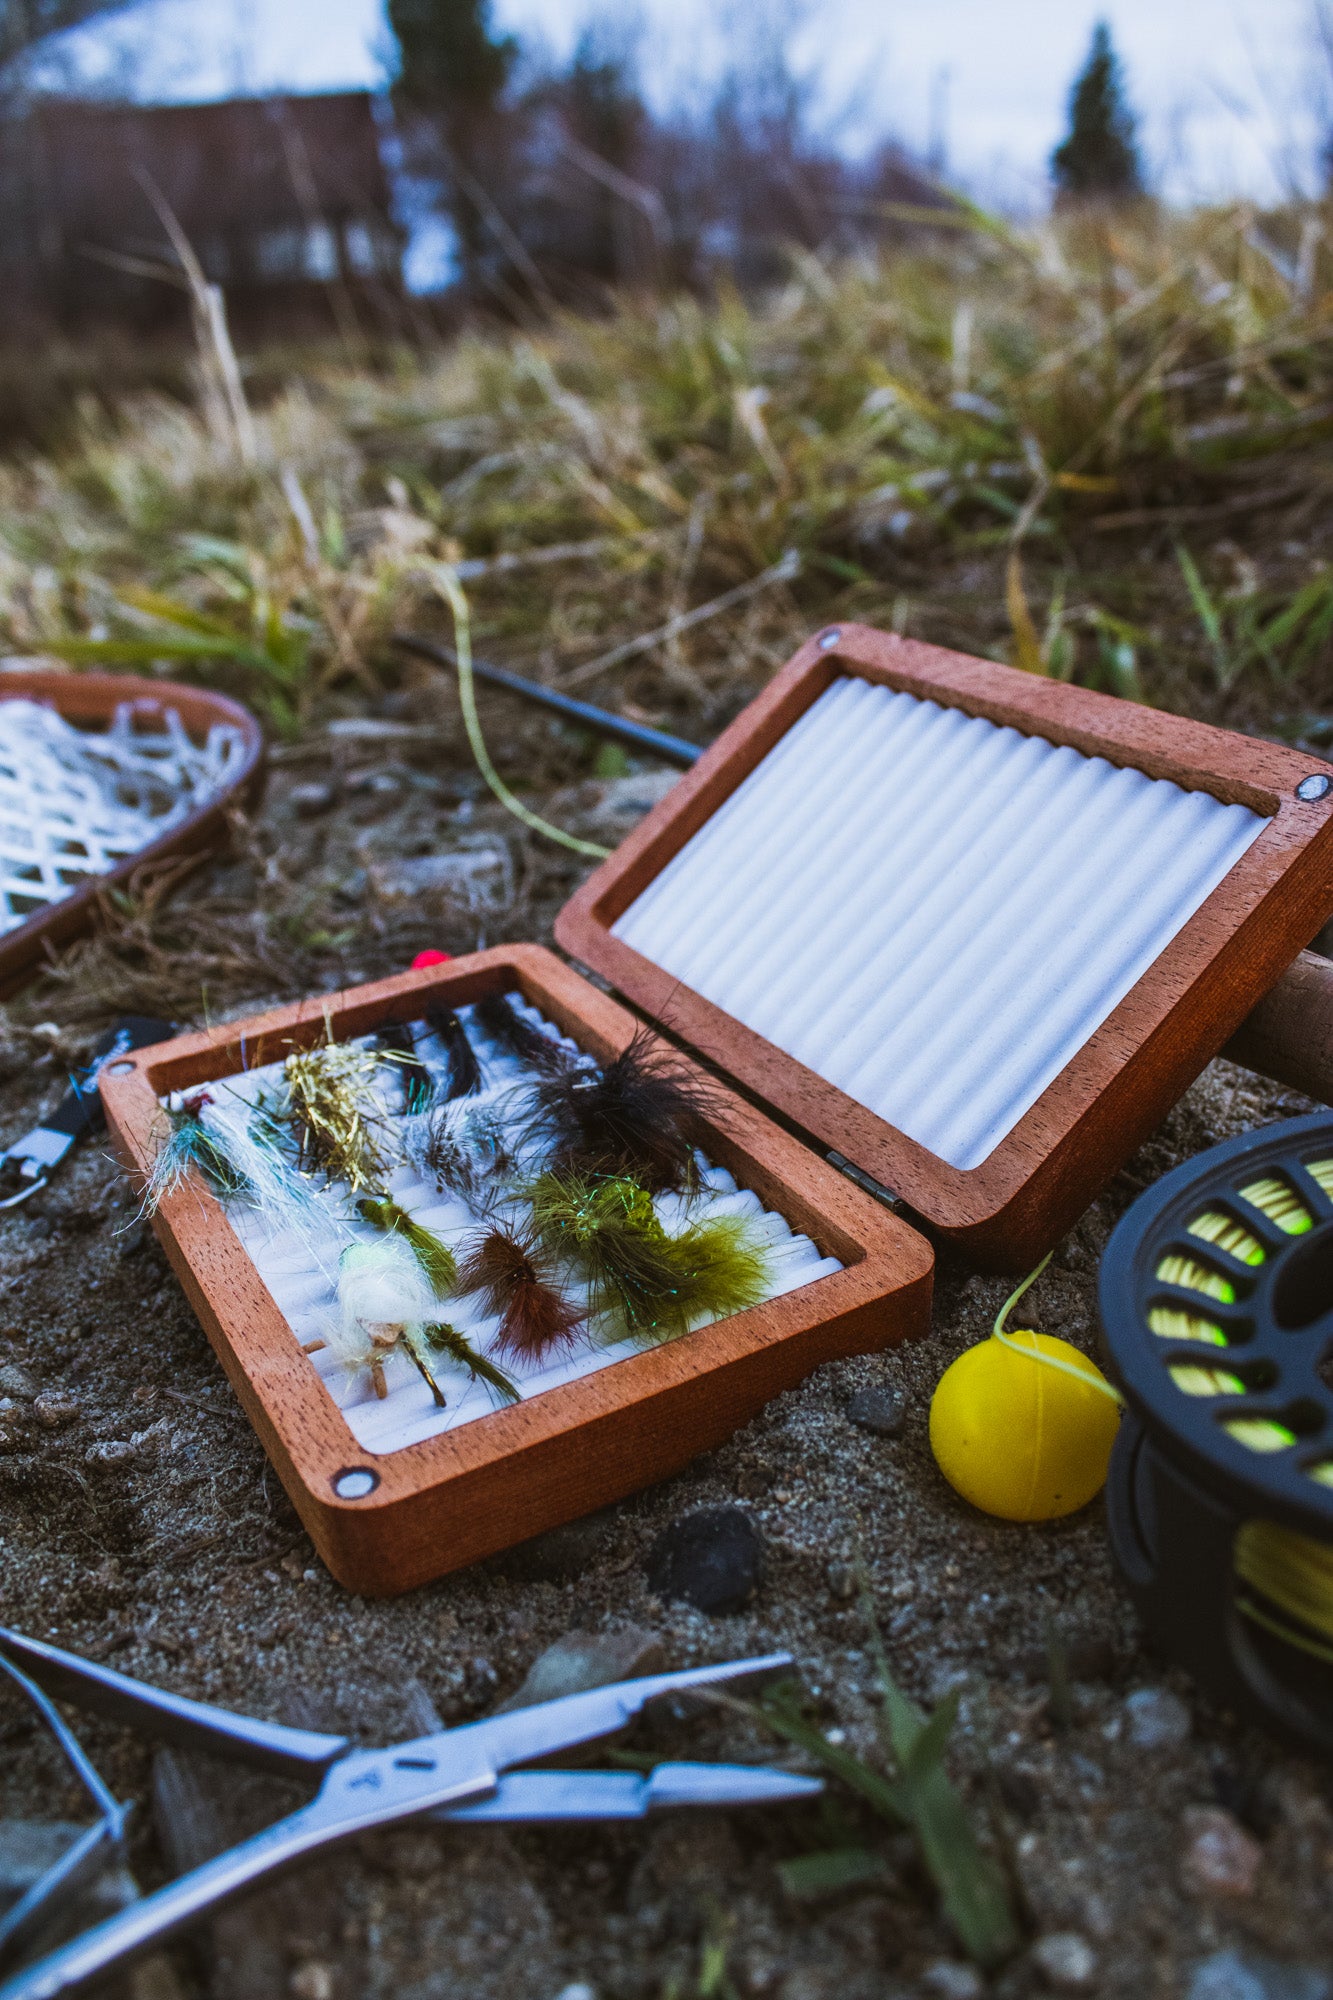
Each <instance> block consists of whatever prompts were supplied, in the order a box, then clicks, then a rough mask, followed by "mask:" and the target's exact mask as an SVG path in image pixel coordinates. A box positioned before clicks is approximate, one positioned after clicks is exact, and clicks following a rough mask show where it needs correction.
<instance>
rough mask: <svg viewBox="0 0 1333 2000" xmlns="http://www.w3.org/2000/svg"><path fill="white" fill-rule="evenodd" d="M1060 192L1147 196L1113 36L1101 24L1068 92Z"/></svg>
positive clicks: (1054, 159)
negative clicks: (1067, 130) (1067, 120)
mask: <svg viewBox="0 0 1333 2000" xmlns="http://www.w3.org/2000/svg"><path fill="white" fill-rule="evenodd" d="M1051 171H1052V173H1053V174H1054V176H1055V183H1056V186H1057V188H1058V189H1059V191H1060V193H1061V194H1062V195H1063V196H1066V197H1067V198H1069V199H1071V200H1075V201H1078V200H1087V199H1089V198H1091V199H1094V200H1095V199H1097V198H1101V199H1103V200H1112V201H1115V200H1121V201H1123V200H1126V199H1128V198H1129V197H1130V196H1132V195H1136V194H1141V193H1142V192H1143V174H1142V170H1141V168H1140V166H1139V154H1138V146H1137V143H1136V140H1135V132H1134V114H1133V112H1132V111H1131V110H1130V108H1129V104H1128V102H1127V100H1126V97H1125V81H1124V73H1123V71H1122V69H1121V64H1120V58H1119V56H1118V55H1117V54H1116V52H1115V49H1114V48H1113V47H1112V45H1111V31H1110V29H1109V28H1108V27H1107V25H1106V23H1105V21H1099V22H1098V23H1097V25H1096V27H1095V28H1094V29H1093V31H1092V46H1091V47H1090V49H1089V50H1088V59H1087V61H1086V62H1085V63H1084V65H1083V68H1082V70H1081V72H1080V73H1079V75H1078V77H1077V79H1076V80H1075V83H1074V87H1073V89H1072V90H1071V91H1070V93H1069V132H1068V134H1067V136H1066V137H1065V138H1064V139H1063V140H1062V141H1061V143H1060V144H1059V145H1058V146H1057V147H1056V149H1055V151H1054V152H1053V153H1052V155H1051Z"/></svg>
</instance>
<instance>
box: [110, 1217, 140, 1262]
mask: <svg viewBox="0 0 1333 2000" xmlns="http://www.w3.org/2000/svg"><path fill="white" fill-rule="evenodd" d="M147 1241H148V1224H147V1223H146V1222H131V1223H130V1224H129V1226H128V1228H125V1229H122V1230H120V1231H118V1233H117V1236H116V1249H117V1250H118V1251H119V1253H120V1255H121V1256H122V1257H137V1256H138V1255H139V1253H140V1251H141V1250H142V1249H143V1247H144V1244H145V1243H146V1242H147Z"/></svg>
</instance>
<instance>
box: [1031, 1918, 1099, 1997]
mask: <svg viewBox="0 0 1333 2000" xmlns="http://www.w3.org/2000/svg"><path fill="white" fill-rule="evenodd" d="M1032 1963H1033V1964H1034V1965H1035V1966H1036V1968H1037V1970H1038V1972H1039V1973H1040V1974H1041V1976H1042V1978H1043V1979H1044V1980H1045V1981H1046V1984H1047V1985H1048V1986H1053V1987H1054V1988H1055V1991H1056V1992H1057V1993H1082V1992H1083V1991H1084V1990H1085V1989H1086V1988H1087V1987H1089V1986H1091V1984H1092V1982H1093V1980H1094V1979H1095V1978H1096V1977H1097V1954H1096V1952H1095V1951H1094V1950H1093V1948H1092V1946H1091V1945H1090V1944H1089V1943H1088V1940H1087V1939H1086V1938H1085V1937H1080V1936H1079V1934H1078V1932H1077V1931H1048V1932H1047V1934H1046V1936H1045V1937H1040V1938H1038V1939H1037V1942H1036V1943H1035V1944H1034V1945H1033V1947H1032Z"/></svg>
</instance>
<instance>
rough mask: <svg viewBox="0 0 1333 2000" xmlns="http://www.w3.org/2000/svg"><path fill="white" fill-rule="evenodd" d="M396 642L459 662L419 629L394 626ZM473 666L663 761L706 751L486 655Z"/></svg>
mask: <svg viewBox="0 0 1333 2000" xmlns="http://www.w3.org/2000/svg"><path fill="white" fill-rule="evenodd" d="M393 643H394V645H395V646H398V647H399V648H401V650H402V651H403V652H405V653H416V654H417V655H418V656H419V658H421V659H423V660H431V661H433V663H434V664H435V665H436V666H439V667H454V668H456V667H457V666H458V655H457V654H456V653H455V651H454V649H453V647H452V646H442V645H440V644H438V643H437V642H436V641H435V640H434V639H426V638H423V637H422V636H421V635H420V634H419V633H417V632H395V633H394V634H393ZM472 671H473V673H474V675H475V676H476V678H477V679H478V680H479V681H485V683H486V684H487V686H488V687H498V688H507V689H508V691H509V693H510V694H516V695H521V696H522V698H523V700H524V701H531V702H535V703H536V704H537V706H538V707H540V708H549V709H550V710H551V712H552V713H553V714H555V715H560V716H563V717H564V719H565V721H566V722H573V723H576V724H577V725H578V726H579V727H580V728H581V729H590V730H591V731H592V732H593V734H594V735H596V736H608V737H610V738H611V740H612V741H613V742H615V743H623V744H625V745H626V747H627V748H629V749H631V750H642V751H644V752H645V753H646V754H647V755H648V756H650V757H660V758H661V759H662V760H663V762H664V763H667V764H675V765H678V766H679V768H680V769H681V770H682V771H688V770H689V768H690V766H691V764H696V763H697V762H698V761H699V758H700V757H701V756H702V755H703V752H702V750H701V749H700V747H699V745H698V744H697V743H690V742H688V741H687V740H686V738H685V737H683V736H671V735H668V733H667V731H666V730H664V729H650V728H649V727H648V726H647V724H646V723H643V722H631V721H630V720H629V718H628V717H627V716H624V715H615V714H613V713H612V711H611V710H610V709H609V708H598V707H596V706H595V704H594V703H592V702H590V701H575V699H574V697H573V695H568V694H560V693H558V692H557V690H556V689H555V688H548V687H543V686H542V685H541V683H540V682H539V681H529V680H525V679H524V678H523V676H522V674H511V673H510V672H509V671H508V669H507V668H505V667H492V666H489V665H488V664H487V663H486V661H484V660H474V661H473V662H472Z"/></svg>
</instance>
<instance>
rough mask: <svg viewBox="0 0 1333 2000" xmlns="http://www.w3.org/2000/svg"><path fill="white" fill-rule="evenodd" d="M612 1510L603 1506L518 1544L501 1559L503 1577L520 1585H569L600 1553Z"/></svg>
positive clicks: (611, 1516)
mask: <svg viewBox="0 0 1333 2000" xmlns="http://www.w3.org/2000/svg"><path fill="white" fill-rule="evenodd" d="M612 1519H613V1511H612V1509H610V1508H608V1507H603V1508H602V1509H600V1511H599V1512H598V1513H596V1514H585V1515H584V1516H583V1518H582V1519H581V1520H578V1521H566V1522H565V1524H564V1526H563V1527H559V1528H548V1529H547V1531H546V1533H545V1534H544V1535H534V1536H533V1538H532V1540H531V1541H530V1542H520V1543H519V1544H518V1546H517V1548H513V1549H510V1550H509V1551H508V1553H507V1554H506V1555H505V1556H503V1557H502V1558H501V1561H502V1563H503V1567H504V1573H505V1575H506V1576H511V1577H514V1578H515V1579H517V1580H518V1581H519V1582H521V1583H570V1582H572V1581H573V1580H574V1579H575V1578H576V1577H580V1576H582V1575H583V1572H584V1571H585V1570H586V1569H587V1568H588V1567H589V1565H590V1564H592V1563H593V1562H595V1561H596V1559H597V1557H598V1556H599V1555H600V1554H601V1551H602V1547H603V1544H604V1543H605V1541H606V1538H607V1535H608V1533H609V1531H610V1528H611V1524H612Z"/></svg>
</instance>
